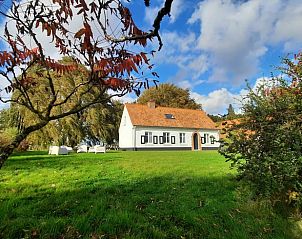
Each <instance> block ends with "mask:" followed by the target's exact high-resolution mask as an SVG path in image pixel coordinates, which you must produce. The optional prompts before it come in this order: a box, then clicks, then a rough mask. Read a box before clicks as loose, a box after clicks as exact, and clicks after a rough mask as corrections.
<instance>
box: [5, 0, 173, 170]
mask: <svg viewBox="0 0 302 239" xmlns="http://www.w3.org/2000/svg"><path fill="white" fill-rule="evenodd" d="M172 2H173V0H165V2H164V6H163V7H162V8H161V9H160V10H159V11H158V13H157V16H156V18H155V19H154V23H153V29H152V30H150V31H149V32H145V31H142V30H141V29H139V28H138V27H137V26H136V24H135V22H134V20H133V19H132V16H131V12H130V10H129V9H128V8H126V7H125V6H124V5H123V4H122V1H119V0H108V1H93V2H90V3H89V4H88V3H86V1H84V0H52V4H49V3H48V2H47V3H44V2H43V1H28V2H27V3H26V4H25V5H24V4H23V5H22V6H21V5H20V3H19V2H18V1H16V2H13V5H12V8H11V11H10V12H9V13H5V12H0V14H2V15H3V16H5V17H6V18H7V19H8V23H7V24H6V26H5V34H4V39H5V40H6V43H7V45H8V48H9V50H6V51H1V52H0V67H1V68H0V69H1V70H0V76H1V80H6V81H7V82H8V85H7V86H6V87H5V88H4V89H1V91H2V92H4V91H6V92H7V93H10V92H12V91H18V94H17V97H13V98H11V99H9V100H6V99H5V98H4V97H1V98H0V100H1V101H2V102H4V103H7V102H11V103H12V104H15V105H18V106H20V107H25V108H27V109H28V110H29V111H30V112H32V114H33V115H34V116H35V120H34V121H33V123H32V124H30V125H27V126H26V127H24V128H22V129H20V130H19V132H18V134H17V135H16V137H14V139H13V140H12V142H11V144H9V145H8V146H7V147H5V148H2V150H1V154H0V168H1V167H2V165H3V163H4V162H5V161H6V160H7V158H8V156H9V155H10V154H11V153H12V152H13V150H14V148H16V147H17V146H18V145H19V144H20V142H21V141H22V140H24V139H25V138H26V137H27V136H28V135H29V134H30V133H31V132H34V131H36V130H39V129H41V128H43V127H45V126H46V125H47V124H48V123H49V122H50V121H56V120H60V119H62V118H64V117H66V116H69V115H72V114H77V113H79V112H82V111H83V110H84V109H86V108H88V107H90V106H92V105H94V104H104V103H106V102H108V101H109V100H110V99H111V98H112V97H113V96H122V95H125V94H127V93H129V92H132V91H135V92H137V93H139V88H140V87H141V86H142V85H143V83H144V82H142V81H140V79H141V68H142V67H143V66H147V67H149V68H152V65H150V63H149V60H148V58H147V56H146V53H144V52H143V51H141V50H140V49H138V51H137V52H134V49H135V48H133V45H134V44H137V45H139V46H141V47H145V46H146V45H147V41H148V40H153V39H154V38H157V39H158V42H159V49H160V48H161V47H162V42H161V38H160V35H159V29H160V24H161V21H162V19H163V17H164V16H165V15H168V14H169V12H170V10H171V4H172ZM145 4H146V6H148V5H149V1H145ZM79 21H80V23H79ZM72 27H73V28H74V29H72ZM41 34H42V35H44V39H41V38H40V35H41ZM45 38H46V39H47V40H45ZM130 48H131V50H128V49H130ZM47 49H51V51H47ZM55 55H59V56H61V57H63V56H68V57H70V58H71V59H73V62H72V63H70V64H65V63H60V62H58V61H57V60H56V59H55V58H54V56H55ZM31 67H36V69H37V70H36V72H35V73H34V74H33V75H30V74H27V73H28V71H29V69H30V68H31ZM40 69H43V70H40ZM71 71H73V72H75V71H76V72H78V73H79V75H81V80H80V81H79V82H76V81H74V82H72V81H71V82H70V85H71V86H70V88H65V87H60V84H59V83H56V79H57V74H60V75H65V74H69V73H70V72H71ZM41 72H42V74H41ZM37 89H38V90H37ZM43 89H44V92H43ZM108 90H111V91H112V92H113V93H112V94H107V92H108ZM37 92H43V94H40V93H39V94H40V97H34V99H33V95H35V94H36V93H37ZM2 96H3V95H2ZM86 96H87V97H86ZM65 105H68V107H65Z"/></svg>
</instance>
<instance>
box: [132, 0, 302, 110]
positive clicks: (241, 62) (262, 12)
mask: <svg viewBox="0 0 302 239" xmlns="http://www.w3.org/2000/svg"><path fill="white" fill-rule="evenodd" d="M142 2H143V1H142ZM162 2H163V1H161V0H157V1H156V0H153V1H151V7H150V8H147V9H144V10H142V9H143V6H140V9H139V8H137V4H134V3H137V1H135V2H133V3H129V4H128V6H129V7H130V8H132V10H133V16H134V17H135V19H137V21H140V22H142V26H144V27H145V26H150V24H151V19H153V18H154V13H155V12H156V10H157V9H158V8H159V7H160V6H161V5H162ZM173 4H174V7H173V8H172V13H171V18H170V19H166V20H165V21H164V24H163V26H162V29H161V35H162V38H163V43H164V47H163V49H162V51H161V52H160V53H158V54H157V55H156V57H155V59H154V63H155V64H156V71H157V72H158V74H159V75H160V81H161V82H172V83H175V84H177V85H178V86H181V87H184V88H189V89H190V90H191V92H192V96H193V97H194V98H195V99H196V100H197V101H198V102H199V103H202V104H203V106H204V109H205V110H206V111H207V112H208V113H214V114H217V113H224V112H225V110H226V108H227V107H228V104H230V103H232V104H237V107H239V105H238V100H237V99H238V98H240V96H241V95H242V94H244V92H245V90H244V89H245V88H246V81H245V80H248V82H249V83H250V84H251V85H252V86H254V85H255V84H258V83H259V81H261V78H267V77H270V75H271V72H275V74H278V72H277V71H276V70H275V67H276V66H278V65H280V60H281V57H285V56H287V55H288V54H292V53H296V52H298V51H299V50H301V48H302V34H301V33H300V32H299V29H301V24H302V4H301V1H300V0H270V1H263V0H249V1H243V0H241V1H232V0H204V1H200V0H191V1H185V0H174V3H173Z"/></svg>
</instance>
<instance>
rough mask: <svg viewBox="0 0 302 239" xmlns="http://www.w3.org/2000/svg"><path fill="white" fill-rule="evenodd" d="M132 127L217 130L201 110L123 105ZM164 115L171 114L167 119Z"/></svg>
mask: <svg viewBox="0 0 302 239" xmlns="http://www.w3.org/2000/svg"><path fill="white" fill-rule="evenodd" d="M125 106H126V108H127V110H128V113H129V115H130V119H131V122H132V124H133V125H137V126H156V127H175V128H193V129H217V128H216V126H215V123H214V122H213V121H212V120H211V119H210V118H209V117H208V116H207V115H206V113H205V112H204V111H202V110H190V109H179V108H169V107H156V108H155V109H152V108H149V107H148V106H147V105H141V104H125ZM165 114H172V115H173V116H174V118H173V119H167V118H166V117H165Z"/></svg>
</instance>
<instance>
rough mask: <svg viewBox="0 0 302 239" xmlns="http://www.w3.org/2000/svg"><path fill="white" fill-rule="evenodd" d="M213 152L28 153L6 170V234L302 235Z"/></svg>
mask: <svg viewBox="0 0 302 239" xmlns="http://www.w3.org/2000/svg"><path fill="white" fill-rule="evenodd" d="M239 188H240V187H239V185H238V182H237V181H235V180H234V172H232V171H230V170H229V165H228V164H227V163H225V161H224V159H223V157H222V156H220V155H219V154H218V153H217V152H215V151H204V152H191V151H187V152H183V151H173V152H108V153H106V154H97V155H95V154H87V153H84V154H71V155H68V156H49V155H47V154H46V153H45V152H27V153H23V154H16V155H14V156H13V157H11V158H10V159H9V160H8V161H7V163H6V164H5V165H4V167H3V168H2V169H1V170H0V238H12V239H14V238H93V239H95V238H140V239H141V238H213V239H218V238H230V239H237V238H238V239H239V238H247V239H250V238H255V239H256V238H259V239H260V238H272V239H273V238H274V239H278V238H279V239H281V238H282V239H283V238H284V239H285V238H301V235H302V234H299V231H298V228H296V227H294V225H295V224H294V223H291V222H290V221H289V220H287V219H284V218H282V217H281V216H279V215H278V214H276V213H274V211H273V210H271V209H270V207H268V206H267V205H266V204H265V203H263V202H262V203H259V202H258V203H257V202H253V201H251V200H250V199H249V197H248V192H242V191H241V190H239Z"/></svg>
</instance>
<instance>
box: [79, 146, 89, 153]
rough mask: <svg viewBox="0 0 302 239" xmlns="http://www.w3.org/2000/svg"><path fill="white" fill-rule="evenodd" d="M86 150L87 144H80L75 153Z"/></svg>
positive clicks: (85, 151)
mask: <svg viewBox="0 0 302 239" xmlns="http://www.w3.org/2000/svg"><path fill="white" fill-rule="evenodd" d="M87 152H88V146H87V145H80V146H79V147H78V150H77V153H87Z"/></svg>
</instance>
